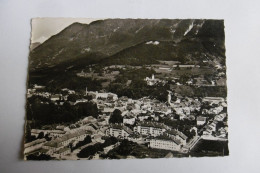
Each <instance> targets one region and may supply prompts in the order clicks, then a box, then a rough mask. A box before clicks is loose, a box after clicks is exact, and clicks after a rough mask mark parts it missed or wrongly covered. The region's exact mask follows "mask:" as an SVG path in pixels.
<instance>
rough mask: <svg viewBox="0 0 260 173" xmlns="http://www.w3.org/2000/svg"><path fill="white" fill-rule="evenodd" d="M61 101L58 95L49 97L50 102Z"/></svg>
mask: <svg viewBox="0 0 260 173" xmlns="http://www.w3.org/2000/svg"><path fill="white" fill-rule="evenodd" d="M60 99H61V95H60V94H54V95H52V96H51V101H54V102H55V101H58V100H60Z"/></svg>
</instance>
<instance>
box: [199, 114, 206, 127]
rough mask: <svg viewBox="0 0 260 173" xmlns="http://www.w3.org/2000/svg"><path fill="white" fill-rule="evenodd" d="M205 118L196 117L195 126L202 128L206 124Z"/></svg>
mask: <svg viewBox="0 0 260 173" xmlns="http://www.w3.org/2000/svg"><path fill="white" fill-rule="evenodd" d="M206 120H207V118H206V117H202V116H198V117H197V125H198V126H202V125H204V124H205V123H206Z"/></svg>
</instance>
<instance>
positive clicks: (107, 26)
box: [29, 19, 224, 71]
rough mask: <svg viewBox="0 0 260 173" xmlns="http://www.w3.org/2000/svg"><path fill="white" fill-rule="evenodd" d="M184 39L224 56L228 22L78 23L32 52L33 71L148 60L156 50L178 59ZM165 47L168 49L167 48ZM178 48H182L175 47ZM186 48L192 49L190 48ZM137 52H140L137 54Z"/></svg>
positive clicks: (30, 58)
mask: <svg viewBox="0 0 260 173" xmlns="http://www.w3.org/2000/svg"><path fill="white" fill-rule="evenodd" d="M183 40H186V41H187V42H188V41H192V40H193V41H196V42H197V43H199V45H202V46H203V49H205V50H206V51H207V52H209V53H212V54H217V55H220V56H223V53H222V55H221V52H223V51H222V50H223V49H224V44H223V43H224V22H223V20H191V19H188V20H181V19H176V20H170V19H152V20H151V19H107V20H99V21H94V22H92V23H90V24H80V23H74V24H72V25H70V26H68V27H67V28H65V29H64V30H63V31H61V32H60V33H58V34H57V35H54V36H52V37H51V38H50V39H48V40H46V41H45V42H44V43H42V44H41V45H39V46H38V47H36V48H35V49H33V50H32V51H31V52H30V55H29V69H30V71H35V70H38V69H42V68H51V67H55V66H60V65H62V64H68V65H69V64H70V65H71V63H72V62H75V61H79V60H83V59H84V62H85V63H90V62H93V61H96V62H98V61H99V60H100V59H106V58H114V59H116V56H119V55H123V56H124V57H129V56H130V55H131V56H136V57H137V56H139V57H140V55H141V54H146V57H148V55H149V56H150V55H151V54H154V55H156V52H157V51H156V50H158V51H159V52H161V53H162V55H165V57H164V58H166V57H167V56H169V55H170V57H175V58H176V57H177V55H178V51H181V50H182V51H185V47H184V48H181V47H179V45H181V44H180V43H183ZM150 41H152V42H153V43H154V42H155V41H157V42H159V43H161V45H160V44H159V45H158V47H159V49H160V50H159V49H156V48H155V49H154V50H153V49H152V48H154V47H153V46H154V45H153V44H150V45H149V44H146V43H147V42H150ZM164 44H165V45H166V47H163V45H164ZM171 45H173V46H171ZM174 45H175V46H176V45H177V47H179V48H174ZM139 46H140V47H139ZM137 47H139V48H137ZM215 47H217V48H218V49H219V50H217V49H216V48H215ZM143 48H144V49H143ZM171 48H173V49H171ZM186 48H187V49H186V50H188V47H186ZM133 49H136V50H138V51H137V52H139V53H137V52H136V53H134V51H132V50H133ZM174 50H175V51H174ZM126 52H128V53H126ZM149 52H150V53H149ZM152 52H153V53H152ZM163 52H165V53H163ZM167 52H168V53H167ZM140 53H141V54H140ZM161 53H160V54H161ZM157 54H159V53H157ZM178 58H180V57H178ZM103 61H108V60H103Z"/></svg>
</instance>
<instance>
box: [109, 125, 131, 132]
mask: <svg viewBox="0 0 260 173" xmlns="http://www.w3.org/2000/svg"><path fill="white" fill-rule="evenodd" d="M111 128H113V129H121V130H124V131H126V132H127V133H128V134H133V131H132V130H131V129H130V128H129V127H126V126H123V125H120V124H112V125H111Z"/></svg>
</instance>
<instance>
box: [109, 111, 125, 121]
mask: <svg viewBox="0 0 260 173" xmlns="http://www.w3.org/2000/svg"><path fill="white" fill-rule="evenodd" d="M121 113H122V112H121V111H120V110H119V109H115V110H114V112H113V114H112V115H111V116H110V119H109V123H123V117H122V115H121Z"/></svg>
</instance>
